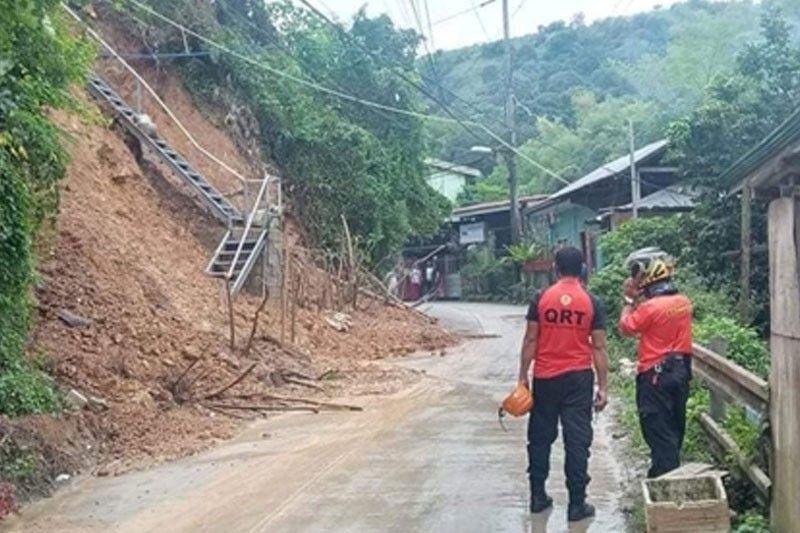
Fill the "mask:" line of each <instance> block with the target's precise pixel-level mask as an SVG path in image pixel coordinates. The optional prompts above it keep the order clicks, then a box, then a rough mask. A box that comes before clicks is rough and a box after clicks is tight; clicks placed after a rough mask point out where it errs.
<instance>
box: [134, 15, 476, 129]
mask: <svg viewBox="0 0 800 533" xmlns="http://www.w3.org/2000/svg"><path fill="white" fill-rule="evenodd" d="M130 1H133V0H130ZM300 3H302V4H303V5H304V6H306V7H307V8H308V9H309V10H311V12H312V13H314V14H315V15H316V16H317V17H319V18H321V19H322V20H323V21H325V23H326V24H328V26H330V27H331V28H333V29H334V31H336V32H337V33H338V35H339V37H340V38H342V39H347V41H348V42H349V43H350V44H351V45H353V46H355V47H357V48H359V49H360V50H361V51H362V52H364V54H365V55H366V56H368V57H370V58H372V59H375V56H374V54H373V52H372V51H371V50H369V49H367V48H366V47H365V46H364V45H363V44H361V43H359V42H358V41H356V40H355V39H353V38H352V37H351V36H350V35H349V34H348V33H347V32H346V31H344V29H342V27H341V26H340V25H338V24H336V23H335V22H334V21H333V20H331V19H330V18H328V17H327V16H325V14H324V13H322V12H321V11H320V10H319V9H317V8H316V7H314V5H312V4H311V2H309V1H308V0H300ZM404 5H405V4H404V3H403V2H402V1H401V3H400V6H404ZM395 66H396V67H397V71H392V72H391V73H392V74H394V75H395V76H397V77H399V78H400V79H402V80H403V81H404V82H406V83H407V84H409V85H410V86H412V87H413V88H414V89H416V90H418V91H419V92H421V93H422V94H423V95H425V96H427V97H428V98H430V99H431V100H433V101H434V102H436V103H437V104H439V106H441V108H442V110H443V111H444V112H445V113H446V114H447V115H448V116H449V117H450V119H452V120H454V121H455V123H457V124H458V125H459V126H461V128H462V129H464V131H466V132H467V133H469V134H470V135H471V136H472V137H474V138H475V139H476V140H477V141H478V142H484V139H482V138H481V137H480V136H479V135H477V134H476V133H475V132H474V131H472V129H470V128H469V126H468V125H467V124H466V123H465V122H464V121H463V120H461V119H460V118H459V117H457V116H456V115H455V113H453V112H452V111H451V110H450V109H449V108H448V107H447V105H446V104H444V103H443V102H442V101H441V100H440V99H439V98H438V97H436V96H435V95H433V94H431V93H430V92H429V91H427V90H426V89H425V88H424V87H423V86H421V85H420V84H419V83H417V82H416V81H414V80H412V79H411V78H409V77H408V76H407V75H405V74H404V73H403V70H405V68H404V67H403V66H402V65H399V64H395ZM440 118H444V117H440ZM432 119H433V117H432ZM434 120H435V119H434ZM490 135H491V134H490Z"/></svg>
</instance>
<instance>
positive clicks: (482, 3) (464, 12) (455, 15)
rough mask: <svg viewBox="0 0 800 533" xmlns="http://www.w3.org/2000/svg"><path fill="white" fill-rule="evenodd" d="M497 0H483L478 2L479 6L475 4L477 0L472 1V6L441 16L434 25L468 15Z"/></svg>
mask: <svg viewBox="0 0 800 533" xmlns="http://www.w3.org/2000/svg"><path fill="white" fill-rule="evenodd" d="M496 1H497V0H484V1H483V2H481V3H480V4H478V5H477V7H476V6H475V2H471V4H472V7H470V8H469V9H464V10H462V11H459V12H457V13H453V14H452V15H447V16H446V17H444V18H441V19H439V20H436V21H434V23H433V25H434V26H436V25H437V24H441V23H443V22H447V21H448V20H453V19H454V18H457V17H460V16H461V15H466V14H467V13H472V12H473V11H475V10H477V9H481V8H483V7H486V6H488V5H489V4H493V3H494V2H496Z"/></svg>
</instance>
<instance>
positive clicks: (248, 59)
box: [127, 0, 569, 184]
mask: <svg viewBox="0 0 800 533" xmlns="http://www.w3.org/2000/svg"><path fill="white" fill-rule="evenodd" d="M127 1H128V2H130V3H131V4H133V5H135V6H137V7H139V8H140V9H142V10H143V11H145V12H147V13H149V14H150V15H152V16H154V17H156V18H158V19H160V20H162V21H164V22H166V23H167V24H169V25H171V26H173V27H175V28H176V29H179V30H182V31H184V32H186V33H187V34H189V35H191V36H193V37H195V38H196V39H199V40H200V41H202V42H204V43H206V44H208V45H209V46H212V47H214V48H216V49H218V50H220V51H222V52H225V53H226V54H229V55H231V56H233V57H236V58H238V59H240V60H241V61H244V62H246V63H249V64H251V65H253V66H256V67H259V68H262V69H264V70H266V71H267V72H270V73H272V74H275V75H276V76H279V77H282V78H285V79H288V80H290V81H293V82H295V83H297V84H299V85H304V86H306V87H309V88H311V89H314V90H317V91H319V92H322V93H325V94H329V95H331V96H336V97H338V98H340V99H342V100H346V101H350V102H354V103H358V104H361V105H363V106H365V107H371V108H373V109H381V110H383V111H388V112H391V113H396V114H400V115H405V116H411V117H415V118H419V119H423V120H430V121H434V122H440V123H444V124H458V125H461V126H464V125H470V126H473V127H477V128H479V129H481V130H482V131H483V132H485V133H486V134H487V135H489V136H490V137H491V138H492V139H494V140H495V141H496V142H497V143H498V144H500V145H501V146H503V147H504V148H506V149H507V150H509V151H511V152H513V153H514V154H516V155H518V156H519V157H521V158H522V159H524V160H525V161H527V162H528V163H530V164H531V165H533V166H534V167H536V168H538V169H539V170H541V171H543V172H545V173H547V174H548V175H550V176H552V177H554V178H556V179H558V180H559V181H562V182H563V183H566V184H569V181H567V180H565V179H564V178H562V177H561V176H559V175H558V174H556V173H555V172H553V171H552V170H550V169H549V168H547V167H545V166H544V165H542V164H541V163H539V162H537V161H534V160H533V159H531V158H530V157H528V156H526V155H524V154H522V153H520V152H519V151H518V150H517V149H516V148H515V147H513V146H511V145H510V144H509V143H507V142H506V141H505V140H504V139H503V138H502V137H500V136H499V135H498V134H497V133H495V132H494V131H492V130H491V129H489V128H488V127H486V126H484V125H483V124H480V123H478V122H475V121H472V120H460V119H457V118H446V117H438V116H435V115H429V114H425V113H420V112H417V111H412V110H408V109H400V108H396V107H392V106H389V105H385V104H381V103H378V102H373V101H371V100H366V99H363V98H359V97H357V96H353V95H351V94H347V93H344V92H341V91H337V90H335V89H331V88H329V87H326V86H324V85H321V84H319V83H316V82H312V81H308V80H304V79H302V78H299V77H297V76H294V75H292V74H289V73H287V72H284V71H281V70H278V69H275V68H273V67H271V66H269V65H267V64H265V63H262V62H260V61H257V60H255V59H253V58H251V57H249V56H246V55H244V54H242V53H240V52H237V51H235V50H232V49H230V48H228V47H227V46H225V45H222V44H220V43H218V42H216V41H214V40H212V39H209V38H208V37H205V36H203V35H201V34H199V33H197V32H196V31H194V30H192V29H191V28H187V27H185V26H183V25H181V24H180V23H178V22H175V21H174V20H172V19H170V18H169V17H167V16H165V15H163V14H161V13H159V12H158V11H156V10H154V9H152V8H151V7H150V6H148V5H146V4H143V3H142V2H140V1H139V0H127ZM301 2H303V3H304V4H308V3H307V2H306V0H301ZM308 5H310V4H308ZM315 12H316V13H318V14H320V13H319V11H315ZM322 16H323V17H324V15H322ZM326 20H327V17H326ZM331 23H332V24H334V25H335V23H333V22H331ZM337 27H338V25H337ZM340 29H341V28H340Z"/></svg>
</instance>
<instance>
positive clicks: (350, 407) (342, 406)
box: [262, 394, 364, 411]
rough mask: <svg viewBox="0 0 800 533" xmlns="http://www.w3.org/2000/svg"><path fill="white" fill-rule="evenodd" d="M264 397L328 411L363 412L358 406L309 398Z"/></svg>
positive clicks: (275, 395)
mask: <svg viewBox="0 0 800 533" xmlns="http://www.w3.org/2000/svg"><path fill="white" fill-rule="evenodd" d="M262 397H264V398H269V399H271V400H276V401H279V402H299V403H305V404H309V405H316V406H318V407H327V408H328V409H335V410H338V411H363V410H364V408H363V407H359V406H358V405H346V404H339V403H329V402H320V401H317V400H310V399H308V398H294V397H291V396H280V395H278V394H263V395H262Z"/></svg>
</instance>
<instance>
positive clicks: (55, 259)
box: [31, 65, 451, 475]
mask: <svg viewBox="0 0 800 533" xmlns="http://www.w3.org/2000/svg"><path fill="white" fill-rule="evenodd" d="M99 70H100V71H101V72H104V74H105V75H106V76H107V77H108V78H109V79H110V80H111V82H112V83H115V88H117V89H118V90H119V92H120V93H121V95H122V96H123V97H125V98H126V99H129V98H131V96H132V95H131V94H130V93H131V91H133V87H134V86H135V84H133V85H132V84H131V83H129V82H126V81H125V79H124V75H123V74H122V73H121V72H118V71H114V70H113V69H112V68H111V67H110V66H107V65H106V66H101V68H99ZM142 71H143V74H144V75H145V76H146V77H148V79H149V81H151V82H152V83H153V86H154V87H156V89H157V90H159V91H162V94H161V96H162V97H163V98H164V99H165V100H166V101H167V103H168V104H169V105H170V107H171V108H172V110H173V111H174V112H175V114H176V115H178V116H179V117H180V119H181V121H182V122H183V123H184V124H185V125H186V126H187V128H189V129H190V131H192V132H194V133H195V135H196V136H197V138H198V139H203V140H205V141H206V142H208V143H209V146H213V148H214V151H215V152H216V153H217V154H218V155H220V156H221V157H224V159H225V161H226V162H228V163H229V164H230V165H232V166H234V167H235V168H237V169H238V170H240V171H241V172H243V173H244V172H251V171H252V169H254V168H258V167H259V166H260V163H258V162H257V159H253V155H254V154H252V153H245V154H242V153H241V152H240V151H239V149H238V148H237V144H236V143H235V142H234V141H233V140H231V138H230V137H229V136H228V134H227V133H226V131H225V130H224V129H223V128H221V127H220V124H218V123H215V120H214V119H213V113H212V114H210V115H209V116H211V117H212V118H208V116H207V115H206V114H203V113H201V112H200V111H198V110H197V109H196V108H195V107H194V106H193V105H192V103H191V98H190V97H189V95H188V94H187V93H186V91H185V90H184V89H183V86H182V85H181V83H180V81H179V79H178V77H177V76H176V75H175V73H174V72H171V71H170V70H169V69H163V68H162V69H161V70H159V71H157V72H156V71H155V69H152V68H148V67H146V66H143V68H142ZM79 97H80V98H81V99H82V100H83V101H84V102H85V103H86V106H87V108H89V109H97V108H96V106H95V103H94V102H93V101H92V100H91V99H90V98H89V97H88V96H87V95H85V94H84V93H83V92H82V91H80V95H79ZM148 112H149V113H152V114H151V116H152V117H153V118H154V119H155V122H156V124H157V126H158V128H159V133H160V134H161V135H162V136H164V137H165V138H167V139H168V140H169V141H170V142H171V143H174V146H175V147H176V148H178V149H179V150H183V149H185V148H186V144H185V142H186V141H185V138H183V141H181V139H182V137H181V134H180V133H179V132H176V131H175V129H174V127H173V126H172V125H171V123H170V122H169V121H168V119H167V118H166V117H165V116H162V114H161V113H159V112H158V111H157V110H155V109H148ZM99 116H100V115H99V114H98V117H99ZM55 118H56V120H57V122H58V123H59V124H60V125H61V127H62V128H63V130H64V132H65V133H66V135H67V137H68V139H69V140H68V145H69V149H70V152H71V155H72V161H71V164H70V167H69V170H68V175H67V178H66V179H65V180H64V182H63V184H62V187H63V191H62V203H61V213H60V216H59V218H58V222H57V225H56V228H55V232H54V236H53V238H52V239H51V244H50V247H51V248H50V249H49V250H48V251H47V252H46V253H45V254H44V256H43V257H42V258H41V260H40V265H39V271H40V273H41V282H40V284H39V286H38V288H37V302H38V320H37V324H36V328H35V331H34V334H33V337H32V340H31V350H32V352H33V353H38V354H44V356H45V357H46V358H47V359H48V361H49V364H50V365H51V366H52V367H53V369H54V372H55V374H56V376H57V379H58V381H59V383H60V384H61V385H62V386H63V388H64V390H65V391H70V390H74V393H72V394H70V398H71V402H72V405H73V407H72V412H71V413H68V414H65V415H64V416H63V417H62V419H61V421H60V422H59V421H56V422H54V423H55V424H58V423H63V424H64V427H70V428H73V429H72V430H71V431H73V433H74V434H75V435H80V434H81V430H79V429H74V428H75V427H76V426H77V427H80V428H88V434H87V435H83V436H82V437H81V438H80V439H78V437H75V439H73V440H76V439H78V440H81V441H83V442H89V441H91V444H90V445H89V446H88V447H87V446H83V447H82V448H81V449H82V450H84V451H85V452H86V453H84V454H76V453H71V452H70V453H69V454H68V455H69V456H70V457H72V458H73V460H72V461H71V462H68V463H65V464H63V465H59V468H62V469H64V470H68V471H69V470H70V469H72V470H77V469H80V468H81V467H84V468H85V466H86V465H87V464H88V463H91V464H94V467H93V470H94V471H95V472H96V473H98V474H100V475H105V474H113V473H117V472H121V471H124V470H126V469H129V468H132V467H139V466H142V465H146V464H149V463H153V462H158V461H163V460H167V459H172V458H175V457H178V456H181V455H185V454H188V453H191V452H194V451H196V450H199V449H201V448H204V447H207V446H209V445H211V444H212V443H213V442H215V441H217V440H219V439H224V438H227V437H229V436H231V435H232V434H233V432H234V431H235V430H236V428H237V426H238V424H239V423H240V419H242V418H245V419H246V418H252V416H254V415H256V414H259V415H261V414H263V412H253V413H248V412H247V411H244V410H240V411H233V410H222V411H221V410H219V409H214V408H213V407H212V406H210V405H209V403H208V402H204V401H201V399H202V398H203V397H204V396H208V395H209V394H210V393H212V392H215V391H216V390H219V388H220V387H222V386H224V385H225V384H229V383H231V382H232V381H233V380H234V379H235V378H236V377H237V376H241V375H242V374H245V371H246V370H248V369H249V372H246V376H245V377H244V379H242V381H241V382H240V383H238V384H237V385H236V386H235V387H234V388H232V389H231V390H230V391H228V392H226V393H225V394H223V395H222V396H220V397H218V398H215V401H219V402H222V401H225V400H227V401H234V400H236V401H243V400H244V399H246V400H247V401H248V402H250V403H259V402H262V403H263V401H264V399H265V398H267V399H273V400H274V397H275V396H288V397H303V398H309V399H317V400H319V399H330V398H335V397H341V396H348V397H351V398H352V397H353V396H358V395H361V394H374V393H382V392H387V391H392V390H395V389H397V388H399V387H402V386H403V385H404V384H406V383H407V382H408V381H410V380H413V379H415V376H413V375H411V374H410V373H408V372H405V371H400V370H396V369H392V370H388V369H387V367H386V366H384V365H381V364H379V363H375V362H371V360H373V359H378V358H381V357H384V356H387V355H397V354H406V353H411V352H414V351H418V350H429V351H438V350H440V349H441V348H443V347H444V346H446V345H448V344H449V343H450V342H451V339H450V337H449V336H448V335H447V334H445V333H444V332H443V331H442V330H441V329H440V328H439V327H438V326H437V325H435V324H433V323H431V322H430V321H429V320H427V319H425V318H424V317H421V316H420V315H418V314H416V313H413V312H410V311H408V310H405V309H401V308H398V307H396V306H392V305H388V304H386V303H385V302H383V301H380V300H379V299H377V298H369V297H362V298H360V300H359V302H358V304H357V307H356V308H355V309H349V310H348V311H347V313H348V315H347V319H348V322H349V323H348V327H347V328H345V329H346V331H340V329H342V328H338V327H336V322H335V321H334V320H331V319H330V316H331V315H332V313H333V311H332V310H331V309H329V305H327V304H326V302H325V298H324V297H323V296H324V295H323V294H321V293H320V288H319V287H318V286H316V285H315V284H306V285H309V287H305V288H304V293H303V295H302V299H300V298H298V303H297V305H296V312H295V320H294V328H293V329H294V331H295V342H294V343H289V342H288V336H289V333H288V332H287V329H288V327H289V325H288V324H286V318H285V313H284V315H283V316H284V319H283V321H282V320H281V318H280V316H281V312H280V310H281V306H280V305H279V303H278V302H279V298H276V297H273V298H271V299H270V300H269V301H268V302H267V305H266V306H265V308H264V309H263V312H262V313H261V314H260V318H259V321H258V328H257V330H256V334H255V335H254V337H253V342H252V346H251V348H250V349H249V350H245V348H244V347H245V345H246V344H247V341H248V338H249V337H250V333H251V331H252V324H253V320H254V316H255V315H256V311H257V308H258V307H259V304H260V302H261V300H260V298H258V297H255V296H248V295H242V296H240V298H239V299H238V300H237V301H236V304H235V313H234V317H235V324H236V325H235V333H236V343H235V345H234V346H233V347H232V346H231V343H230V339H229V320H228V312H227V306H226V303H225V302H226V300H225V294H224V291H223V290H222V285H221V283H220V282H219V281H218V280H215V279H211V278H208V277H206V276H205V275H204V273H203V269H204V267H205V264H206V262H207V261H208V258H209V256H210V253H211V251H212V250H211V249H210V247H211V246H214V245H215V244H216V242H217V240H218V239H219V237H220V236H221V235H222V233H223V231H224V229H223V228H221V227H220V226H218V225H217V223H216V222H215V221H214V220H213V219H212V218H211V217H210V216H209V215H208V214H206V213H205V212H203V211H202V210H201V209H200V208H198V207H197V204H196V203H195V201H194V200H193V199H192V198H191V197H190V196H189V195H188V193H187V190H186V189H185V188H183V187H182V186H181V185H180V184H179V183H178V182H176V180H175V178H174V177H172V176H170V175H169V174H168V173H167V172H166V170H164V169H163V168H161V167H159V165H157V164H154V163H153V162H152V161H148V160H145V161H144V162H142V164H139V163H138V162H137V160H136V158H135V157H134V154H133V153H132V152H131V150H130V148H129V146H128V145H126V143H125V142H124V141H123V136H122V135H121V134H120V132H119V131H118V130H117V129H115V128H114V127H113V125H111V124H110V123H109V122H110V121H107V120H99V119H95V120H92V119H87V118H85V117H84V118H80V117H78V116H75V115H67V114H59V115H57V116H56V117H55ZM198 132H199V133H198ZM184 155H185V157H186V158H187V159H188V160H190V162H191V163H192V164H193V165H194V166H196V167H197V168H198V169H200V170H201V171H202V172H204V173H206V175H207V176H208V178H209V180H210V181H212V182H214V183H215V185H217V186H218V187H220V189H221V190H223V191H229V190H231V189H232V188H233V187H234V186H235V185H236V182H235V181H232V180H233V178H232V177H231V176H230V175H225V174H224V173H223V172H221V171H219V169H214V168H213V164H211V163H209V162H208V161H207V160H203V159H202V158H201V157H200V156H199V154H198V153H197V152H196V151H192V150H188V149H186V151H185V153H184ZM294 234H295V237H294V239H295V240H297V239H298V237H296V235H299V234H300V232H299V231H295V232H294ZM296 244H298V249H299V245H300V244H302V243H300V242H297V243H296ZM295 261H299V262H301V263H302V262H303V261H305V263H304V265H303V269H304V272H306V277H307V278H310V279H313V276H314V275H317V276H320V277H323V278H324V277H325V274H323V273H322V272H321V271H318V270H317V269H316V268H315V266H314V265H313V264H312V263H310V259H309V256H308V255H304V254H302V253H297V254H295ZM290 296H294V295H291V294H290ZM298 296H299V295H298ZM281 322H283V328H281ZM281 329H283V336H284V338H285V339H286V343H285V344H286V345H285V346H281V345H280V343H279V342H277V339H280V338H281V336H282V334H281ZM251 367H252V368H251ZM75 393H77V394H75ZM234 396H235V398H234ZM279 405H284V406H285V405H289V404H287V403H285V402H284V403H280V402H279ZM55 433H56V434H57V432H55ZM84 433H86V432H84ZM55 439H57V437H55ZM43 446H46V444H43ZM56 447H57V446H56ZM50 455H51V456H57V455H58V453H57V452H56V451H52V453H50ZM51 470H52V469H51ZM53 473H55V471H54V470H53ZM70 473H71V472H70Z"/></svg>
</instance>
